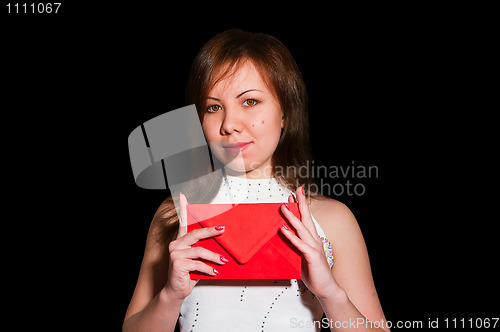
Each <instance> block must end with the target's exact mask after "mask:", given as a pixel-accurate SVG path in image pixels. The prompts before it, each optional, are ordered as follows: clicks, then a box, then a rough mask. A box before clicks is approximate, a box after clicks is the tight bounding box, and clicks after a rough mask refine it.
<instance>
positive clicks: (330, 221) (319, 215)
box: [309, 196, 359, 240]
mask: <svg viewBox="0 0 500 332" xmlns="http://www.w3.org/2000/svg"><path fill="white" fill-rule="evenodd" d="M309 209H310V211H311V214H312V215H313V216H314V218H315V219H316V221H317V222H318V224H319V225H320V226H321V228H322V229H323V230H324V231H325V234H326V236H327V237H329V238H330V240H332V239H333V238H337V237H340V236H345V235H346V234H345V232H358V231H359V226H358V223H357V221H356V218H355V217H354V215H353V213H352V212H351V210H350V209H349V208H348V207H347V206H346V205H345V204H344V203H342V202H339V201H337V200H335V199H332V198H329V197H326V196H317V197H315V198H312V199H311V203H310V205H309Z"/></svg>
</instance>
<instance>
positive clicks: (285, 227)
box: [281, 224, 290, 231]
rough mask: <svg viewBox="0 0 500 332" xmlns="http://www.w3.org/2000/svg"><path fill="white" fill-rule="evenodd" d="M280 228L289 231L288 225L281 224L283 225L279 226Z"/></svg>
mask: <svg viewBox="0 0 500 332" xmlns="http://www.w3.org/2000/svg"><path fill="white" fill-rule="evenodd" d="M281 227H283V228H284V229H286V230H287V231H289V230H290V228H288V225H287V224H283V225H281Z"/></svg>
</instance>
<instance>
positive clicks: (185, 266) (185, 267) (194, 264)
mask: <svg viewBox="0 0 500 332" xmlns="http://www.w3.org/2000/svg"><path fill="white" fill-rule="evenodd" d="M172 269H173V270H177V271H178V272H182V273H189V272H193V271H197V272H202V273H205V274H208V275H211V276H215V275H217V274H219V272H218V271H217V270H216V269H214V268H213V267H211V266H210V265H208V264H205V263H203V262H201V261H196V260H190V259H187V260H177V261H175V262H174V263H173V265H172ZM173 274H175V272H173Z"/></svg>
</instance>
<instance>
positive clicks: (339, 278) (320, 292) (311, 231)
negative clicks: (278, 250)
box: [282, 188, 389, 331]
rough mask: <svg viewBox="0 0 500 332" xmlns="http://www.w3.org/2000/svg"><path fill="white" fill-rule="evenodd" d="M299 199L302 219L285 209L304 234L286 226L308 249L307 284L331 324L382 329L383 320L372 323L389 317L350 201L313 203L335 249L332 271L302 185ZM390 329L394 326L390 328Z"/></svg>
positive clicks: (345, 328)
mask: <svg viewBox="0 0 500 332" xmlns="http://www.w3.org/2000/svg"><path fill="white" fill-rule="evenodd" d="M299 189H300V188H299ZM291 199H292V198H290V200H291ZM297 199H298V203H299V209H300V212H301V220H299V219H297V218H295V217H294V216H293V215H292V214H291V213H288V212H287V211H286V209H284V208H282V211H283V214H284V215H285V216H287V218H288V219H289V220H290V222H291V223H292V225H293V226H294V228H295V229H296V230H297V234H298V236H295V235H294V234H293V232H290V231H287V230H286V229H283V228H282V231H283V233H284V234H285V235H286V236H287V237H288V238H289V239H290V241H291V242H292V243H293V244H294V245H295V246H296V247H297V249H299V250H300V251H301V252H302V253H303V255H304V258H305V260H306V263H307V264H306V270H305V273H303V280H304V283H305V284H306V286H307V287H308V288H309V290H310V291H311V292H313V293H314V294H315V295H316V296H317V298H318V300H319V301H320V303H321V306H322V308H323V311H324V312H325V315H326V317H327V318H328V320H329V322H331V324H330V327H331V328H334V327H338V328H335V330H336V331H349V330H355V331H381V329H380V328H376V327H375V326H381V325H378V324H370V322H375V321H376V322H381V321H382V320H383V319H385V318H384V314H383V311H382V308H381V306H380V302H379V300H378V296H377V292H376V290H375V286H374V284H373V279H372V275H371V271H370V264H369V260H368V254H367V251H366V246H365V243H364V240H363V237H362V235H361V231H360V230H359V227H358V225H357V222H356V219H355V218H354V216H353V215H352V213H351V212H350V211H349V209H348V208H347V207H346V206H345V205H343V204H341V203H339V202H337V201H334V200H331V199H328V200H323V201H322V202H316V203H314V204H315V206H314V207H312V208H314V213H315V216H316V219H317V220H318V222H320V225H321V227H322V228H323V230H324V231H325V233H326V236H327V238H329V240H331V242H332V246H333V248H334V257H335V258H334V266H333V268H332V269H331V270H330V267H329V265H328V262H327V260H326V258H325V254H324V251H323V244H322V242H321V240H320V239H319V236H318V235H317V233H316V229H315V226H314V223H313V221H312V219H311V218H310V212H309V208H308V206H307V201H306V199H305V197H304V195H303V194H302V193H301V191H300V190H297ZM294 218H295V220H294ZM367 320H368V323H367ZM351 322H356V323H351ZM358 322H359V324H358ZM384 330H386V331H389V329H387V328H384Z"/></svg>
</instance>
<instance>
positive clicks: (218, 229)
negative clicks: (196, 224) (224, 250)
mask: <svg viewBox="0 0 500 332" xmlns="http://www.w3.org/2000/svg"><path fill="white" fill-rule="evenodd" d="M224 228H226V226H215V230H216V231H223V230H224Z"/></svg>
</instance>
